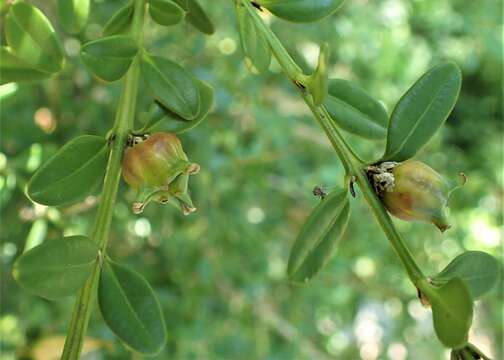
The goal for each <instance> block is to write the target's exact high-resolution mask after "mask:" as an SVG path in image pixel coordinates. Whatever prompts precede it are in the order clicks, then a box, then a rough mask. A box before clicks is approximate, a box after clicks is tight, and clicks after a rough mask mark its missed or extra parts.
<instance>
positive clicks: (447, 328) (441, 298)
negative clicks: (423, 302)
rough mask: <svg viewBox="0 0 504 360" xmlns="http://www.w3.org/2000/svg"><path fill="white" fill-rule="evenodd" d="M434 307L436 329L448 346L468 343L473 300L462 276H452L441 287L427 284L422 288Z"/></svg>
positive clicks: (456, 346) (452, 346) (433, 316)
mask: <svg viewBox="0 0 504 360" xmlns="http://www.w3.org/2000/svg"><path fill="white" fill-rule="evenodd" d="M421 291H422V292H423V293H424V295H426V297H427V299H428V300H429V302H430V304H431V307H432V318H433V321H434V329H435V330H436V335H437V337H438V339H439V340H440V341H441V342H442V343H443V344H444V345H445V346H446V347H448V348H461V347H463V346H465V345H466V344H467V339H468V333H469V329H470V328H471V324H472V317H473V300H472V298H471V294H470V293H469V289H468V288H467V286H466V285H465V283H464V282H463V281H462V279H460V278H452V279H450V280H449V281H448V282H446V283H445V284H443V285H442V286H440V287H434V286H432V285H430V284H427V285H425V286H423V287H422V288H421Z"/></svg>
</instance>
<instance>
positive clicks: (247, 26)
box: [236, 4, 271, 72]
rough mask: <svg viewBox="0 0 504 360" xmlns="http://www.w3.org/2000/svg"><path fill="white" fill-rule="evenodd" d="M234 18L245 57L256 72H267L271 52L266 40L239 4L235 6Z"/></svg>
mask: <svg viewBox="0 0 504 360" xmlns="http://www.w3.org/2000/svg"><path fill="white" fill-rule="evenodd" d="M236 18H237V22H238V31H239V33H240V41H241V44H242V48H243V52H244V53H245V56H246V57H247V58H248V59H249V60H250V63H251V64H252V65H253V66H254V67H255V68H256V69H257V71H258V72H266V71H268V68H269V65H270V62H271V50H270V47H269V44H268V40H267V39H266V37H265V36H264V34H263V33H262V32H261V31H260V30H259V29H258V28H257V27H256V26H255V23H254V21H253V20H252V17H251V16H250V14H249V12H248V11H247V9H245V7H244V6H241V4H237V5H236Z"/></svg>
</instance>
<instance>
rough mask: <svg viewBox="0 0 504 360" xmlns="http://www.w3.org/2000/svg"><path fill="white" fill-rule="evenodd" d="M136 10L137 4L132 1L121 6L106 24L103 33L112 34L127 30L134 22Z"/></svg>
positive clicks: (105, 34)
mask: <svg viewBox="0 0 504 360" xmlns="http://www.w3.org/2000/svg"><path fill="white" fill-rule="evenodd" d="M134 10H135V6H134V3H133V2H132V1H130V2H129V3H128V4H126V5H125V6H123V7H122V8H120V9H119V10H118V11H117V12H116V13H115V14H114V15H113V16H112V17H111V18H110V20H109V21H108V22H107V23H106V24H105V27H104V28H103V35H104V36H110V35H116V34H122V33H125V32H127V31H128V30H129V28H130V26H131V23H132V22H133V13H134Z"/></svg>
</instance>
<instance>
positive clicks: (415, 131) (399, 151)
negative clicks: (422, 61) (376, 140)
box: [383, 62, 462, 161]
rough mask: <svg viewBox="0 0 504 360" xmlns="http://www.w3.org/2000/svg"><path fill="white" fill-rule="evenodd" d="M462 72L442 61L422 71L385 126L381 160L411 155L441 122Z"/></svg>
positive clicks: (457, 88) (444, 117)
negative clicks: (385, 145) (385, 136)
mask: <svg viewBox="0 0 504 360" xmlns="http://www.w3.org/2000/svg"><path fill="white" fill-rule="evenodd" d="M461 83H462V74H461V73H460V69H459V68H458V66H457V65H456V64H455V63H452V62H445V63H441V64H439V65H436V66H434V67H433V68H432V69H430V70H429V71H428V72H427V73H425V74H424V75H423V76H422V77H421V78H420V79H419V80H418V81H417V82H416V83H415V84H414V85H413V86H412V87H411V88H410V89H409V90H408V91H407V92H406V93H405V94H404V95H403V96H402V98H401V99H400V100H399V102H398V103H397V105H396V107H395V109H394V111H393V112H392V115H391V117H390V122H389V126H388V133H387V148H386V150H385V154H384V155H383V160H393V161H404V160H407V159H409V158H411V157H413V156H414V155H415V154H416V153H417V151H418V150H420V149H421V148H422V146H424V145H425V144H426V143H427V142H428V141H429V139H430V138H431V137H432V136H433V135H434V134H435V133H436V131H437V130H438V129H439V127H440V126H441V125H442V124H443V123H444V121H445V120H446V118H447V117H448V115H449V114H450V112H451V111H452V109H453V107H454V106H455V102H456V101H457V97H458V94H459V91H460V86H461Z"/></svg>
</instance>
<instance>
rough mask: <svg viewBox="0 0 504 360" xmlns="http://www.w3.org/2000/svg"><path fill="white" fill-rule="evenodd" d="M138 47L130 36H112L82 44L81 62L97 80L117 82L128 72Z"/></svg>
mask: <svg viewBox="0 0 504 360" xmlns="http://www.w3.org/2000/svg"><path fill="white" fill-rule="evenodd" d="M137 52H138V47H137V45H136V43H135V40H133V39H132V38H131V37H130V36H126V35H113V36H108V37H104V38H101V39H98V40H95V41H91V42H88V43H86V44H84V45H83V46H82V48H81V58H82V61H84V63H85V64H86V65H87V67H88V69H89V70H90V71H91V72H92V73H93V74H94V75H96V76H97V77H98V78H100V79H102V80H105V81H116V80H119V79H120V78H121V77H122V76H123V75H124V74H125V73H126V71H128V69H129V67H130V65H131V62H132V61H133V58H134V57H135V55H136V53H137Z"/></svg>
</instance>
